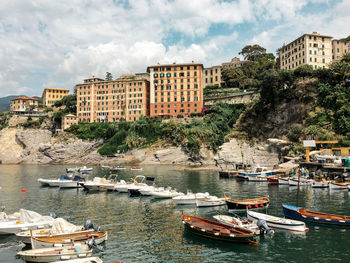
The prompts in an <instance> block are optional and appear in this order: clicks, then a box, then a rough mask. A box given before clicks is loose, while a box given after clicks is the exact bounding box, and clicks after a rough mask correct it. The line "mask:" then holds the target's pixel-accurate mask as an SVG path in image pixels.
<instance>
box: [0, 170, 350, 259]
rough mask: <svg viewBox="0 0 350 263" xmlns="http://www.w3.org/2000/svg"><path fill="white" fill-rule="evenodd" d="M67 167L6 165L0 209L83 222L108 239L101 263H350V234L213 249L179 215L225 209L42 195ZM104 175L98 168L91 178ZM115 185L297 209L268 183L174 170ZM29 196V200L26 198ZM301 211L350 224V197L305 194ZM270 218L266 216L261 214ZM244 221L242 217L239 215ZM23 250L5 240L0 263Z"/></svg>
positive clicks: (315, 232)
mask: <svg viewBox="0 0 350 263" xmlns="http://www.w3.org/2000/svg"><path fill="white" fill-rule="evenodd" d="M66 167H69V166H62V165H54V166H53V165H45V166H40V165H1V166H0V187H1V188H0V205H1V206H5V207H6V211H7V213H12V212H16V211H18V210H19V209H20V208H25V209H29V210H34V211H36V212H38V213H40V214H42V215H48V214H49V212H55V213H56V215H57V216H59V217H63V218H65V219H66V220H68V221H69V222H71V223H74V224H79V225H80V224H83V223H84V222H85V220H86V219H92V220H93V222H94V223H97V224H98V225H100V226H101V228H102V229H103V230H107V231H108V236H109V237H108V241H106V242H105V243H104V244H103V246H104V251H102V252H97V253H96V254H95V255H96V256H99V257H100V258H102V259H103V261H104V262H116V261H120V262H124V263H125V262H245V263H246V262H254V263H258V262H349V260H350V250H349V247H350V228H348V229H343V228H340V227H323V226H317V225H310V224H307V226H308V227H309V228H310V230H309V231H308V232H307V233H293V232H288V231H283V230H276V231H275V234H274V235H273V236H271V237H269V236H266V237H260V238H259V239H258V241H259V246H258V247H254V246H249V245H246V244H230V243H222V242H218V241H210V240H206V239H203V238H199V237H195V236H192V235H191V234H190V233H187V232H184V226H183V224H182V222H181V213H182V211H183V212H184V213H186V214H189V215H197V216H200V217H205V218H208V219H213V216H214V215H217V214H227V215H230V213H228V211H227V209H226V207H225V206H222V207H212V208H195V207H194V206H176V205H175V204H174V203H173V201H172V200H171V199H169V200H168V199H166V200H158V199H153V198H152V197H129V195H128V194H122V193H116V192H110V193H106V192H97V193H96V192H95V193H86V192H84V191H82V190H81V189H79V190H77V189H59V188H49V187H40V185H39V183H38V182H37V179H38V178H40V177H41V178H56V177H58V176H59V175H60V174H63V173H64V172H65V168H66ZM106 173H107V172H106V170H104V169H102V168H101V167H94V170H93V172H92V173H91V174H90V175H89V178H90V179H91V178H93V177H94V176H103V175H105V174H106ZM118 174H119V176H118V180H120V179H124V180H128V179H129V178H133V177H135V176H136V175H138V174H143V175H145V176H152V177H155V183H156V184H157V185H158V186H172V187H174V188H176V189H178V190H179V191H182V192H186V191H187V190H188V189H190V190H192V191H193V192H209V193H210V194H212V195H217V196H219V197H221V196H223V194H224V193H226V194H229V195H230V196H231V197H232V198H233V199H235V200H239V199H247V198H254V197H259V196H266V195H268V196H269V197H270V200H271V202H270V206H269V208H268V209H267V213H269V214H271V215H276V216H283V211H282V207H281V204H282V203H285V204H291V205H295V204H296V196H297V189H296V188H295V187H289V186H278V185H268V184H267V183H256V182H247V181H244V182H239V181H236V180H235V179H220V178H219V176H218V174H217V172H215V171H184V170H183V169H181V168H179V167H175V166H150V167H144V169H143V171H142V172H140V171H137V172H136V171H135V172H134V171H130V169H129V168H127V169H126V170H122V171H119V172H118ZM22 189H25V192H22ZM299 205H300V206H304V207H306V208H307V209H309V210H313V211H320V212H326V213H334V214H343V215H349V216H350V194H349V192H348V191H347V190H345V191H344V190H338V191H335V190H333V191H330V190H328V189H312V188H311V187H302V188H301V189H300V193H299ZM264 212H265V211H264ZM241 215H244V214H241ZM20 249H21V245H20V244H19V243H18V242H17V240H16V237H15V236H0V262H22V261H21V260H19V259H16V258H15V255H16V253H17V251H18V250H20Z"/></svg>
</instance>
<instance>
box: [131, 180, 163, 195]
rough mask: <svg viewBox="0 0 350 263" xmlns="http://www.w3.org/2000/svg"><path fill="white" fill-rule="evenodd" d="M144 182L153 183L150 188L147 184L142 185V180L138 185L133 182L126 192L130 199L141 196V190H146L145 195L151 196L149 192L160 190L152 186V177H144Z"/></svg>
mask: <svg viewBox="0 0 350 263" xmlns="http://www.w3.org/2000/svg"><path fill="white" fill-rule="evenodd" d="M135 179H136V178H135ZM146 180H147V181H151V182H153V185H152V186H150V185H148V184H146V183H142V182H143V181H144V179H142V181H141V182H140V183H138V182H137V181H136V183H135V181H134V184H133V185H130V186H129V187H128V192H129V194H130V197H134V196H140V195H142V193H141V191H142V190H147V191H148V194H147V195H151V193H150V192H152V191H157V190H159V189H161V188H157V187H155V186H154V180H155V178H154V177H148V176H147V177H146ZM162 189H164V188H162Z"/></svg>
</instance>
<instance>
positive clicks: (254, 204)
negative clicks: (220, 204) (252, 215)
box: [225, 195, 270, 210]
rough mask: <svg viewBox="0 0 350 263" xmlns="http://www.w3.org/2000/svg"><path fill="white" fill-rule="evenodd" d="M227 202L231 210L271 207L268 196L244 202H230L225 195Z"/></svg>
mask: <svg viewBox="0 0 350 263" xmlns="http://www.w3.org/2000/svg"><path fill="white" fill-rule="evenodd" d="M225 201H226V205H227V208H228V209H229V210H246V209H261V208H266V207H268V206H269V203H270V199H269V198H268V197H267V196H264V197H258V198H253V199H244V200H232V201H231V200H230V198H229V197H227V196H226V195H225Z"/></svg>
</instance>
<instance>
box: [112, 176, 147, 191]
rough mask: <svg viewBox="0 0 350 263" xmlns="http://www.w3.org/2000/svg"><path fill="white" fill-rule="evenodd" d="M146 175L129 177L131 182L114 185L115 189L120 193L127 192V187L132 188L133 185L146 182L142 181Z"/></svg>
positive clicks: (143, 184) (141, 184) (140, 184)
mask: <svg viewBox="0 0 350 263" xmlns="http://www.w3.org/2000/svg"><path fill="white" fill-rule="evenodd" d="M145 179H146V177H145V176H143V175H137V176H136V177H135V178H133V179H131V181H132V183H125V184H119V185H116V186H115V187H114V190H115V191H118V192H120V193H127V192H128V191H129V188H133V187H134V186H135V185H138V186H145V185H146V184H145V183H143V182H144V181H145Z"/></svg>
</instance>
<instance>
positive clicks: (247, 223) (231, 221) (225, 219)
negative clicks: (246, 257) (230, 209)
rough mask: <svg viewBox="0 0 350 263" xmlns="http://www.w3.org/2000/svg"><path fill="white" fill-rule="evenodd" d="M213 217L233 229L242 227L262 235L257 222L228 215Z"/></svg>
mask: <svg viewBox="0 0 350 263" xmlns="http://www.w3.org/2000/svg"><path fill="white" fill-rule="evenodd" d="M213 217H214V218H215V219H216V220H217V221H218V222H220V223H221V224H224V225H227V226H232V227H241V228H245V229H249V230H250V231H253V232H254V233H255V234H256V235H260V233H261V231H260V229H259V227H258V225H257V224H256V222H255V221H252V220H248V219H242V218H238V217H232V216H227V215H216V216H213Z"/></svg>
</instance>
